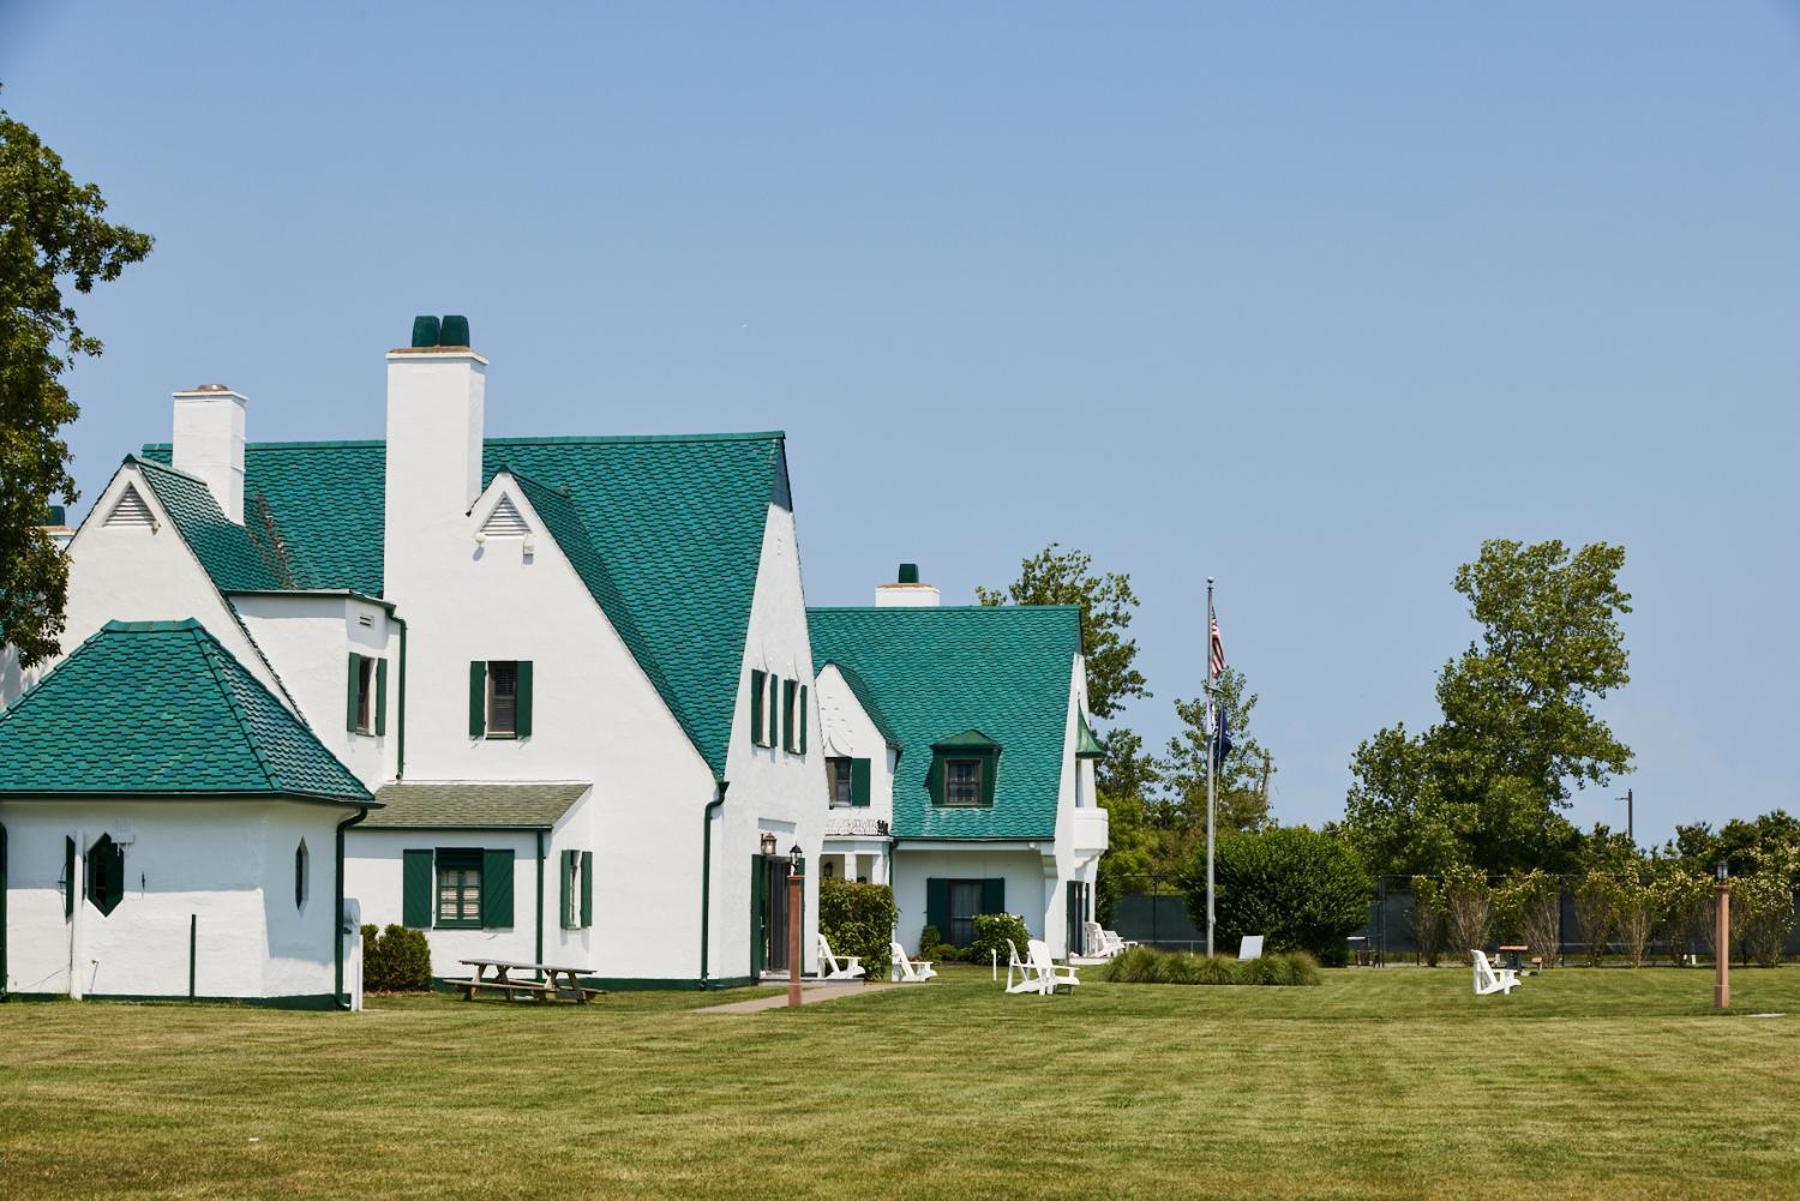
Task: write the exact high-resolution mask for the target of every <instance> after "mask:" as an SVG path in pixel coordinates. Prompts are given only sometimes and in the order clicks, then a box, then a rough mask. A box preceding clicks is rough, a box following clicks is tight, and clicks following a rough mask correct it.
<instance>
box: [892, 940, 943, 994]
mask: <svg viewBox="0 0 1800 1201" xmlns="http://www.w3.org/2000/svg"><path fill="white" fill-rule="evenodd" d="M888 953H889V956H890V957H891V958H892V960H893V964H894V979H896V980H898V981H899V982H900V983H902V984H923V983H925V981H927V980H929V979H931V978H932V977H933V976H935V975H937V973H936V972H935V971H933V970H932V969H931V960H929V959H908V958H907V957H906V948H905V947H903V946H901V945H900V944H899V943H897V942H895V943H889V944H888Z"/></svg>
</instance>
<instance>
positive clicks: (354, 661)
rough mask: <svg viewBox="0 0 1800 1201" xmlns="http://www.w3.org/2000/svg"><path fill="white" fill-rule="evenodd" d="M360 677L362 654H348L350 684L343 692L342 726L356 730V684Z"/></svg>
mask: <svg viewBox="0 0 1800 1201" xmlns="http://www.w3.org/2000/svg"><path fill="white" fill-rule="evenodd" d="M361 679H362V656H361V655H357V654H352V655H351V656H350V686H349V688H348V689H347V690H346V691H345V694H344V728H345V729H346V730H349V731H350V732H351V733H352V734H354V733H355V732H356V701H357V695H356V686H357V684H358V683H359V682H360V681H361Z"/></svg>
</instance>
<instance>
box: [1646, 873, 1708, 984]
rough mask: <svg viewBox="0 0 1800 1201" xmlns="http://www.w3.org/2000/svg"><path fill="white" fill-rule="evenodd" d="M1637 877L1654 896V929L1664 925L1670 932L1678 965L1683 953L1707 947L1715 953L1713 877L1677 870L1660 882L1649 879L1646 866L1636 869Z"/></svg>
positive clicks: (1672, 949)
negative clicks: (1658, 923)
mask: <svg viewBox="0 0 1800 1201" xmlns="http://www.w3.org/2000/svg"><path fill="white" fill-rule="evenodd" d="M1634 870H1635V871H1636V873H1637V878H1638V880H1639V881H1640V882H1641V884H1642V885H1643V887H1645V888H1646V889H1648V891H1649V893H1650V903H1651V904H1652V905H1653V906H1654V914H1655V917H1654V918H1653V926H1654V924H1655V923H1657V922H1660V923H1661V924H1663V926H1664V927H1665V929H1666V931H1667V937H1668V943H1669V955H1670V957H1671V958H1672V959H1674V961H1675V962H1676V963H1680V962H1681V957H1682V955H1683V954H1687V953H1692V952H1694V951H1695V950H1696V949H1697V948H1700V947H1705V948H1706V950H1707V953H1708V954H1711V953H1712V951H1713V942H1714V937H1713V933H1714V932H1713V926H1714V921H1713V882H1712V879H1711V877H1709V876H1704V875H1701V874H1700V873H1699V872H1690V871H1687V870H1685V869H1682V868H1679V867H1676V868H1671V869H1670V870H1669V871H1668V872H1666V873H1665V874H1664V875H1663V876H1662V878H1661V879H1660V880H1653V879H1651V878H1650V877H1649V875H1648V871H1647V869H1645V868H1642V867H1636V868H1635V869H1634Z"/></svg>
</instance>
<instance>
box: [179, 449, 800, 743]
mask: <svg viewBox="0 0 1800 1201" xmlns="http://www.w3.org/2000/svg"><path fill="white" fill-rule="evenodd" d="M170 455H171V450H170V448H169V446H168V445H167V444H161V445H149V446H145V447H144V449H143V458H145V459H147V460H151V461H154V462H167V461H168V460H169V458H170ZM386 462H387V448H386V445H385V444H384V443H382V442H312V443H309V442H275V443H250V444H249V445H247V446H246V447H245V451H244V510H245V521H246V528H253V529H256V530H269V531H272V534H271V535H270V537H271V538H272V540H273V541H275V542H276V544H278V545H279V546H280V548H281V554H282V562H283V563H284V564H285V565H286V567H287V570H288V572H289V574H290V575H291V583H290V584H288V585H287V586H291V587H297V588H348V589H352V590H354V591H357V592H362V593H365V594H367V595H370V596H380V595H382V538H383V528H384V523H385V510H386V492H385V482H384V473H385V470H386ZM503 469H504V470H509V471H511V472H512V473H513V474H515V475H516V476H518V477H519V478H520V479H521V483H522V484H523V485H524V486H525V488H526V491H527V497H528V499H531V500H532V504H533V507H535V508H538V509H539V511H540V513H541V514H542V515H543V517H544V521H545V523H546V524H547V525H549V526H551V529H550V531H549V533H550V535H551V536H552V537H554V538H556V540H557V543H558V545H559V546H562V547H563V551H564V553H565V554H566V555H568V556H569V557H570V559H571V561H572V562H574V563H575V567H576V570H577V572H578V573H579V574H580V575H581V577H582V579H583V581H584V582H585V583H586V584H587V586H588V588H589V591H590V592H592V593H593V595H594V598H595V600H596V601H597V602H598V603H599V605H600V606H601V608H602V610H603V611H604V612H605V613H606V614H607V616H608V618H609V619H610V620H611V621H612V622H613V624H614V626H615V627H617V628H618V629H619V631H620V635H621V637H623V638H624V639H625V641H626V643H627V645H628V646H630V647H631V649H632V652H633V653H634V654H635V655H637V656H638V661H639V663H640V664H641V665H642V666H643V667H644V670H645V673H646V674H648V675H649V676H650V678H651V681H652V682H653V683H654V684H655V685H656V687H657V689H658V690H659V691H660V692H661V693H662V695H663V697H664V699H665V700H666V701H667V702H668V704H669V707H670V709H671V711H672V712H673V713H674V714H675V716H676V718H677V720H679V721H680V722H681V724H682V726H683V728H685V729H686V730H687V731H688V734H689V736H690V737H691V738H692V739H693V740H694V743H695V746H696V747H697V748H698V749H699V751H700V753H701V755H702V756H703V757H704V758H705V759H706V760H707V762H708V764H709V765H710V766H711V767H712V769H713V771H714V772H715V773H717V774H723V773H724V770H725V753H726V749H727V746H728V744H729V742H730V737H731V723H732V718H733V717H734V715H735V714H734V705H735V701H736V698H737V679H738V674H739V672H740V671H741V670H742V666H743V656H744V641H745V637H746V635H747V633H748V630H749V624H750V601H751V598H752V596H753V595H754V593H755V590H756V576H757V571H758V570H759V568H760V565H761V561H762V543H763V533H764V530H765V527H766V525H767V520H768V507H769V504H770V503H771V502H773V503H775V504H777V505H780V506H781V507H783V508H788V507H791V502H790V500H789V490H788V479H787V460H786V451H785V448H784V436H783V435H782V434H780V433H778V432H770V433H751V434H697V435H671V436H659V437H595V438H489V439H488V440H487V443H486V449H485V455H484V479H483V483H484V485H485V484H486V483H488V482H491V481H492V480H493V478H494V476H495V475H496V474H497V473H498V472H500V471H501V470H503ZM546 494H553V495H555V496H557V497H561V498H562V499H563V500H566V501H567V504H566V505H563V504H560V503H558V502H557V501H555V500H551V499H547V498H546ZM584 542H585V546H584V545H583V543H584ZM197 553H198V552H197ZM202 562H204V563H206V565H207V568H208V570H209V571H210V572H213V573H214V579H215V580H221V579H222V577H221V575H220V573H219V570H218V569H216V568H215V564H214V563H213V562H209V561H208V560H207V559H206V558H205V556H202ZM223 578H234V579H235V578H236V576H235V575H233V574H232V573H231V572H229V571H227V572H226V573H225V576H224V577H223ZM609 585H610V586H609ZM220 586H221V588H225V585H224V584H223V583H221V585H220ZM268 586H270V585H262V587H268ZM226 590H231V589H226ZM237 590H240V591H246V590H251V589H249V588H245V587H241V586H240V587H238V588H237Z"/></svg>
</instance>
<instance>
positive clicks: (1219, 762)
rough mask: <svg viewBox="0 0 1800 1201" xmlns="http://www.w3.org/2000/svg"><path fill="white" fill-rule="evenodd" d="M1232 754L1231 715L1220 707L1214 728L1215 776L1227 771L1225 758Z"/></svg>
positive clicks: (1222, 706)
mask: <svg viewBox="0 0 1800 1201" xmlns="http://www.w3.org/2000/svg"><path fill="white" fill-rule="evenodd" d="M1229 754H1231V715H1230V711H1229V710H1228V709H1226V708H1225V706H1224V705H1220V706H1219V719H1218V721H1217V723H1215V725H1214V728H1213V738H1212V757H1213V765H1212V766H1213V775H1215V776H1216V775H1218V774H1219V773H1220V772H1222V771H1224V770H1225V756H1227V755H1229Z"/></svg>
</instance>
